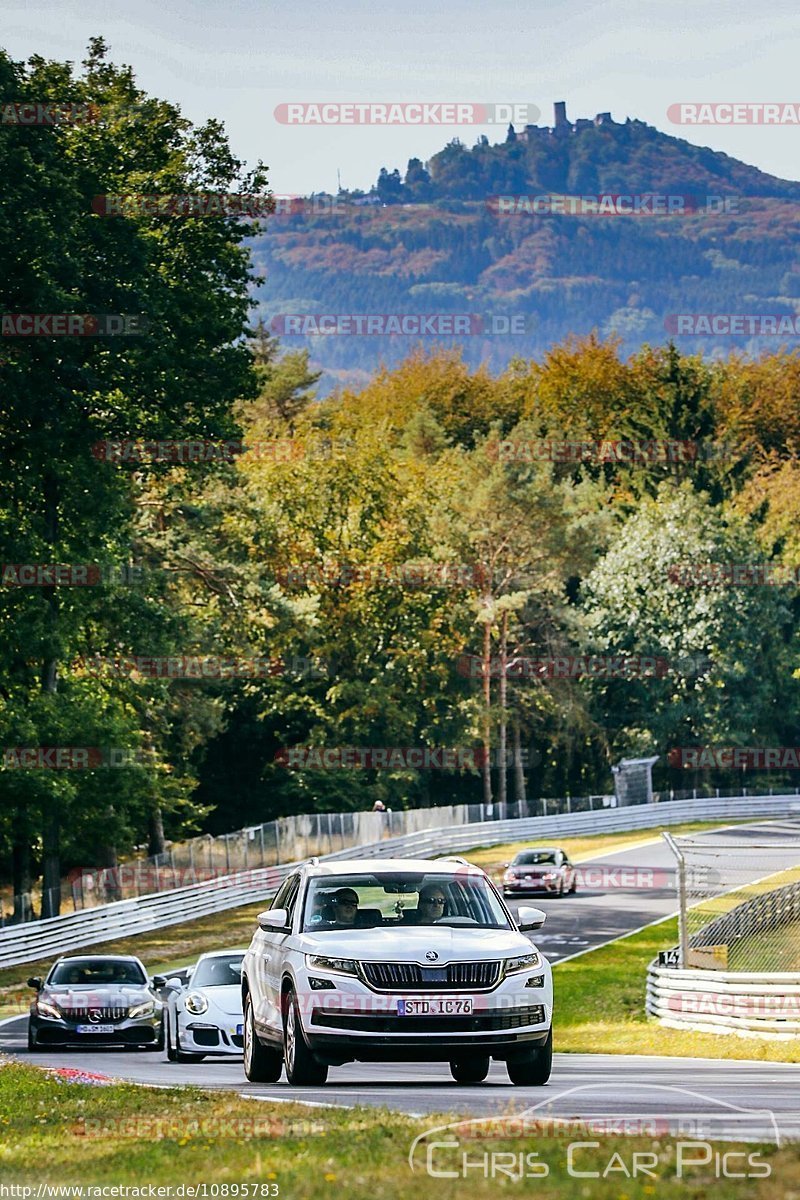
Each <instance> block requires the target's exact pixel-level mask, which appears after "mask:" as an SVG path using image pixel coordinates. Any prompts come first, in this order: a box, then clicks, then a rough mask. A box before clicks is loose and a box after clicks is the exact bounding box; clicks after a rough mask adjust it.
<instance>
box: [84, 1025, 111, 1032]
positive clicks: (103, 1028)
mask: <svg viewBox="0 0 800 1200" xmlns="http://www.w3.org/2000/svg"><path fill="white" fill-rule="evenodd" d="M76 1032H77V1033H113V1032H114V1026H113V1025H79V1026H78V1028H77V1030H76Z"/></svg>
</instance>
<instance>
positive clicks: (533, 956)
mask: <svg viewBox="0 0 800 1200" xmlns="http://www.w3.org/2000/svg"><path fill="white" fill-rule="evenodd" d="M541 961H542V956H541V955H540V954H539V952H538V951H537V950H533V951H531V953H530V954H520V955H519V956H518V957H517V958H507V959H506V961H505V962H504V964H503V968H504V974H505V975H512V974H513V973H514V972H515V971H528V970H530V969H531V968H532V967H538V966H539V964H540V963H541Z"/></svg>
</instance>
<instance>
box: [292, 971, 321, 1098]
mask: <svg viewBox="0 0 800 1200" xmlns="http://www.w3.org/2000/svg"><path fill="white" fill-rule="evenodd" d="M284 1005H285V1015H284V1023H283V1058H284V1062H285V1063H286V1078H287V1079H288V1080H289V1083H292V1084H294V1085H295V1086H297V1085H300V1086H302V1085H303V1084H315V1083H316V1084H320V1083H325V1081H326V1080H327V1078H328V1067H327V1065H326V1064H325V1063H321V1062H320V1061H319V1059H318V1058H315V1056H314V1055H313V1054H312V1053H311V1050H310V1049H309V1047H308V1045H307V1044H306V1039H305V1037H304V1036H303V1027H302V1025H301V1024H300V1010H299V1009H298V1007H297V999H296V997H295V994H294V990H293V989H292V988H289V989H288V990H287V991H286V992H285V993H284Z"/></svg>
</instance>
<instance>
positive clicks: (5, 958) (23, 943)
mask: <svg viewBox="0 0 800 1200" xmlns="http://www.w3.org/2000/svg"><path fill="white" fill-rule="evenodd" d="M793 813H800V800H798V797H797V796H794V795H787V796H764V797H761V798H760V799H759V801H758V802H757V807H756V802H755V801H754V798H753V797H751V796H750V797H744V798H742V797H719V798H709V799H705V800H673V801H670V803H669V804H647V805H634V806H631V807H627V808H618V809H606V810H604V811H602V812H600V811H596V812H582V813H572V814H571V815H568V814H560V815H558V816H552V817H526V818H522V819H517V820H510V821H486V822H482V823H476V824H472V825H464V826H461V827H456V828H449V829H429V830H424V831H421V832H419V833H412V834H407V835H406V836H404V837H399V838H391V839H388V840H385V841H381V842H377V843H370V844H367V845H363V846H359V847H353V848H349V849H346V850H340V851H338V852H336V853H335V854H328V855H325V856H324V859H325V861H336V860H341V859H350V858H370V857H387V856H388V857H393V858H431V857H434V856H436V855H439V856H442V855H445V854H454V853H458V852H459V851H462V850H469V849H471V848H473V847H476V846H480V845H498V844H500V843H503V842H508V841H520V840H527V839H532V838H537V839H542V838H554V837H561V836H566V835H569V834H588V833H601V832H602V833H611V832H613V831H615V830H616V831H623V830H633V829H643V830H644V829H652V828H655V827H657V826H661V825H675V824H679V823H681V822H683V821H689V820H692V821H702V820H716V819H725V818H736V817H753V816H763V817H767V816H787V815H790V814H793ZM296 865H297V864H296V863H288V864H286V865H284V866H279V867H264V868H261V867H259V868H255V869H253V870H251V871H240V872H238V873H236V874H232V875H228V876H224V877H221V878H218V879H213V880H208V881H206V882H204V883H199V884H194V885H191V886H189V887H185V888H177V889H175V890H172V891H169V892H158V893H155V894H153V895H149V896H140V897H138V898H136V899H132V900H121V901H117V902H116V903H112V904H105V905H103V906H102V907H99V908H93V909H88V910H85V911H82V912H76V913H69V914H68V915H66V916H63V917H49V918H46V919H45V920H41V921H33V922H30V923H27V924H24V925H14V926H11V927H9V928H6V929H3V930H0V968H3V967H11V966H17V965H19V964H20V963H26V962H34V961H36V960H38V959H43V958H50V957H53V956H54V955H56V954H59V953H64V952H65V951H67V950H77V949H81V948H82V947H84V946H92V945H97V944H98V943H101V942H105V941H111V940H114V939H116V938H120V937H130V936H132V935H135V934H138V933H146V932H148V931H150V930H151V929H161V928H165V927H166V926H169V925H176V924H178V923H180V922H182V921H187V920H188V921H190V920H192V919H193V918H196V917H203V916H208V915H210V914H212V913H217V912H222V911H224V910H226V909H229V908H237V907H239V906H241V905H243V904H253V903H255V902H256V901H259V900H265V899H267V897H269V896H271V895H273V894H274V892H275V891H276V889H277V888H278V886H279V885H280V882H281V881H282V880H283V879H284V878H285V876H286V875H287V874H288V873H289V872H290V871H292V870H293V869H294V867H295V866H296Z"/></svg>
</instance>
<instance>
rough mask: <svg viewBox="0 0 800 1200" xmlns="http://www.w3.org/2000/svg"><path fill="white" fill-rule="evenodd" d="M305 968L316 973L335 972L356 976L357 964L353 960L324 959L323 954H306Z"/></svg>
mask: <svg viewBox="0 0 800 1200" xmlns="http://www.w3.org/2000/svg"><path fill="white" fill-rule="evenodd" d="M306 966H307V967H312V968H314V969H315V970H318V971H336V972H337V973H338V974H339V975H357V974H358V963H357V962H356V960H355V959H354V958H326V957H325V955H323V954H307V955H306Z"/></svg>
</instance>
